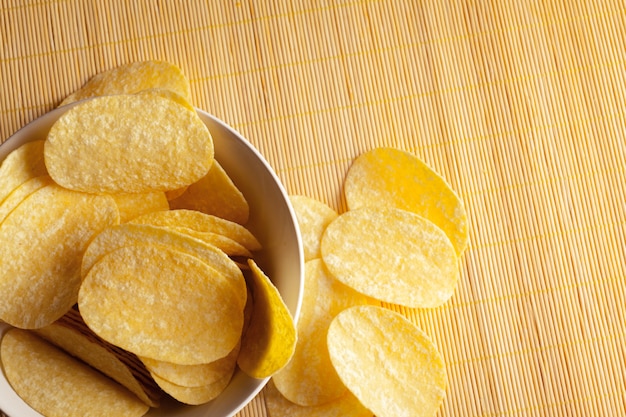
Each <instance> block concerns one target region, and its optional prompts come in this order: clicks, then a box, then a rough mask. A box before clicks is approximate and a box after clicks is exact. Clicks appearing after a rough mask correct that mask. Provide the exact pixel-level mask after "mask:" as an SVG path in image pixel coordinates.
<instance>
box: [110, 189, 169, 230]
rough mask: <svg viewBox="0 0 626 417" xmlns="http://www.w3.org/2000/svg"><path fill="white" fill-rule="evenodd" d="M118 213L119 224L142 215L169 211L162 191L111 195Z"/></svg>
mask: <svg viewBox="0 0 626 417" xmlns="http://www.w3.org/2000/svg"><path fill="white" fill-rule="evenodd" d="M111 197H113V199H114V200H115V203H116V204H117V208H118V210H119V212H120V223H126V222H127V221H129V220H132V219H134V218H135V217H138V216H141V215H142V214H146V213H152V212H153V211H162V210H169V209H170V205H169V203H168V201H167V198H166V197H165V193H164V192H163V191H154V192H150V193H141V194H111Z"/></svg>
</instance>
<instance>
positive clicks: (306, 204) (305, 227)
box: [289, 195, 337, 261]
mask: <svg viewBox="0 0 626 417" xmlns="http://www.w3.org/2000/svg"><path fill="white" fill-rule="evenodd" d="M289 200H290V201H291V205H292V206H293V209H294V211H295V213H296V218H297V220H298V227H299V228H300V234H301V235H302V249H303V250H304V260H305V261H310V260H311V259H315V258H319V257H320V256H321V254H320V241H321V240H322V234H323V233H324V230H326V226H328V224H329V223H330V222H331V221H333V220H335V218H337V212H336V211H335V210H333V209H332V208H330V207H328V206H327V205H326V204H324V203H322V202H321V201H317V200H315V199H313V198H310V197H306V196H302V195H294V196H289Z"/></svg>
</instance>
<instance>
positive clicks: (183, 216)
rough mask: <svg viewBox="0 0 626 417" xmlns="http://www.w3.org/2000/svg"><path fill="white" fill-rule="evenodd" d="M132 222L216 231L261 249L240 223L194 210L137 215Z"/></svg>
mask: <svg viewBox="0 0 626 417" xmlns="http://www.w3.org/2000/svg"><path fill="white" fill-rule="evenodd" d="M132 222H133V223H140V224H151V225H154V226H172V227H176V228H179V227H186V228H188V229H193V230H195V231H198V232H210V233H217V234H220V235H224V236H227V237H229V238H231V239H233V240H234V241H236V242H238V243H240V244H242V245H243V246H244V247H246V249H248V250H250V251H257V250H259V249H261V244H260V243H259V241H258V240H257V238H256V237H254V235H253V234H252V233H251V232H250V231H249V230H248V229H246V228H245V227H243V226H242V225H240V224H238V223H235V222H231V221H229V220H226V219H222V218H219V217H217V216H212V215H209V214H206V213H201V212H199V211H195V210H185V209H179V210H169V211H159V212H154V213H149V214H146V215H144V216H140V217H137V218H135V219H133V220H132ZM179 230H181V229H179Z"/></svg>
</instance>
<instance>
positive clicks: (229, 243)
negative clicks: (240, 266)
mask: <svg viewBox="0 0 626 417" xmlns="http://www.w3.org/2000/svg"><path fill="white" fill-rule="evenodd" d="M155 227H161V226H155ZM162 227H164V228H166V229H171V230H174V231H176V232H178V233H181V234H183V235H187V236H190V237H193V238H196V239H198V240H201V241H203V242H206V243H207V244H209V245H212V246H215V247H216V248H219V249H221V250H222V251H223V252H224V253H225V254H226V255H228V256H244V257H247V258H252V252H250V251H249V250H248V249H246V247H245V246H243V245H242V244H241V243H239V242H236V241H235V240H233V239H231V238H229V237H228V236H224V235H220V234H218V233H211V232H198V231H197V230H193V229H189V228H188V227H169V226H162Z"/></svg>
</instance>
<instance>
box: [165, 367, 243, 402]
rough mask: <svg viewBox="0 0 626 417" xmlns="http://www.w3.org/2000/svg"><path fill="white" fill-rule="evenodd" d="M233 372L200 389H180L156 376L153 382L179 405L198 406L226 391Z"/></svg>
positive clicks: (178, 386) (180, 387)
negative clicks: (179, 403) (178, 402)
mask: <svg viewBox="0 0 626 417" xmlns="http://www.w3.org/2000/svg"><path fill="white" fill-rule="evenodd" d="M233 371H234V368H233ZM233 371H231V372H230V373H229V374H227V375H224V376H223V377H222V378H220V379H218V380H217V381H215V382H213V383H211V384H209V385H204V386H201V387H182V386H180V385H176V384H172V383H171V382H169V381H167V380H165V379H163V378H161V377H159V376H158V375H154V380H155V381H156V383H157V384H159V386H160V387H161V389H162V390H163V391H165V392H166V393H168V394H169V395H171V396H172V398H174V399H176V400H178V401H180V402H181V403H184V404H189V405H200V404H204V403H207V402H209V401H211V400H212V399H214V398H216V397H217V396H218V395H220V394H221V393H222V392H224V389H226V387H227V386H228V383H229V382H230V380H231V379H232V375H233Z"/></svg>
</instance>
